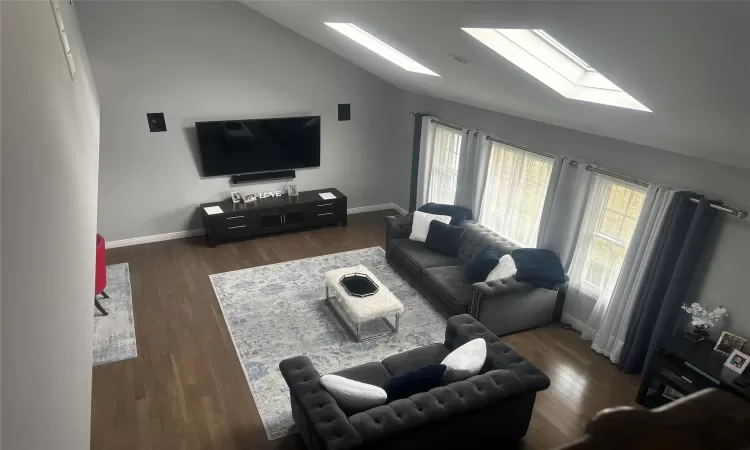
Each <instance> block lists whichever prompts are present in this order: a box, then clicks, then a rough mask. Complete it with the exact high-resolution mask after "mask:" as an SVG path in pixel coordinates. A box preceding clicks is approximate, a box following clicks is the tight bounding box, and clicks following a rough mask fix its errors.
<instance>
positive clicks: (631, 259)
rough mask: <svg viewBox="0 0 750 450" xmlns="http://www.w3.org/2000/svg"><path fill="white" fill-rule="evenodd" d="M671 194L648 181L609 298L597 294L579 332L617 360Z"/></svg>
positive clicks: (668, 190) (663, 187)
mask: <svg viewBox="0 0 750 450" xmlns="http://www.w3.org/2000/svg"><path fill="white" fill-rule="evenodd" d="M673 197H674V191H673V190H672V189H670V188H669V187H667V186H661V185H653V184H652V185H650V186H649V187H648V189H647V190H646V194H645V198H644V200H643V206H642V208H641V211H640V217H639V219H638V223H637V225H636V227H635V230H634V232H633V236H632V238H631V240H630V245H629V247H628V251H627V254H626V256H625V260H624V262H623V264H622V270H621V272H620V276H619V278H618V281H617V284H616V285H615V287H614V291H613V293H612V294H611V296H610V298H609V299H608V301H604V299H603V298H600V299H599V301H598V302H597V304H596V306H595V307H594V311H593V312H592V313H591V317H590V318H589V320H588V322H587V324H586V330H585V331H584V332H583V333H582V335H581V337H582V338H583V339H587V340H591V341H592V343H591V348H593V349H594V350H595V351H597V352H598V353H601V354H603V355H605V356H608V357H609V359H610V360H611V361H612V362H613V363H615V364H617V363H618V362H619V360H620V354H621V351H622V346H623V344H624V342H625V336H626V335H627V332H628V329H629V327H630V324H631V322H632V313H633V306H634V305H635V303H636V299H637V298H638V296H639V295H640V294H641V292H642V291H643V288H644V286H645V284H644V280H646V278H647V277H648V276H649V274H650V272H651V270H650V268H651V265H652V263H653V258H654V253H655V249H656V247H657V246H658V244H659V243H658V242H657V241H658V240H659V236H661V235H662V229H663V226H664V223H665V216H666V212H667V211H668V210H669V208H670V205H671V204H672V200H673Z"/></svg>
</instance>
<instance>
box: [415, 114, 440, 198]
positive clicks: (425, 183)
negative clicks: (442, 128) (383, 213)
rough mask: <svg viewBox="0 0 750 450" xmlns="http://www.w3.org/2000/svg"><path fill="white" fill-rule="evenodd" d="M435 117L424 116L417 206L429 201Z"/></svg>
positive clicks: (420, 139) (420, 145) (420, 143)
mask: <svg viewBox="0 0 750 450" xmlns="http://www.w3.org/2000/svg"><path fill="white" fill-rule="evenodd" d="M433 119H435V118H434V117H432V116H423V117H422V136H420V138H419V170H418V171H417V208H419V207H420V206H422V205H424V204H425V203H427V202H428V201H429V200H427V198H428V196H429V191H430V178H431V175H432V171H431V170H430V169H431V167H432V158H433V148H434V142H435V127H436V126H437V124H436V123H434V122H433Z"/></svg>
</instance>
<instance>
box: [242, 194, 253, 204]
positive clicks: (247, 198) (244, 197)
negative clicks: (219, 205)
mask: <svg viewBox="0 0 750 450" xmlns="http://www.w3.org/2000/svg"><path fill="white" fill-rule="evenodd" d="M242 201H243V202H244V203H253V202H254V201H255V194H243V195H242Z"/></svg>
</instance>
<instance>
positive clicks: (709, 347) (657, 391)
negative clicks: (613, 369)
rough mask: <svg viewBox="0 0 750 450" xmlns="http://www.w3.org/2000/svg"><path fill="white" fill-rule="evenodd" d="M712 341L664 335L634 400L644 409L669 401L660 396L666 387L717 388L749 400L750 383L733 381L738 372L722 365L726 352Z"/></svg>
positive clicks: (689, 390) (685, 391) (684, 391)
mask: <svg viewBox="0 0 750 450" xmlns="http://www.w3.org/2000/svg"><path fill="white" fill-rule="evenodd" d="M715 344H716V343H715V342H713V341H708V340H705V341H701V342H692V341H691V340H689V339H687V338H686V337H685V336H683V335H675V336H669V337H667V338H664V339H663V340H662V342H661V343H660V344H659V346H658V347H657V349H656V351H655V352H654V355H653V356H652V357H651V361H650V362H649V365H648V369H647V370H646V372H645V373H644V374H643V376H642V379H641V386H640V389H638V394H637V395H636V398H635V401H636V402H637V403H638V404H640V405H642V406H645V407H647V408H656V407H658V406H661V405H664V404H666V403H669V402H670V401H671V400H670V399H668V398H665V397H664V396H663V395H662V393H663V392H664V390H665V389H666V387H667V386H669V387H672V388H673V389H675V390H676V391H678V392H679V393H681V394H684V395H687V394H692V393H693V392H697V391H699V390H701V389H705V388H708V387H716V388H720V389H724V390H726V391H728V392H730V393H732V394H735V395H737V396H738V397H740V398H743V399H745V400H747V401H750V386H745V387H740V386H738V385H737V384H735V383H733V382H732V381H733V380H734V379H735V378H737V377H739V376H740V375H739V374H738V373H737V372H734V371H732V370H731V369H729V368H727V367H724V362H725V361H726V360H727V355H724V354H721V353H719V352H716V351H714V349H713V348H714V345H715ZM742 376H743V377H747V376H750V374H744V375H742Z"/></svg>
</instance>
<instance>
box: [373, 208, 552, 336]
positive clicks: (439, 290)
mask: <svg viewBox="0 0 750 450" xmlns="http://www.w3.org/2000/svg"><path fill="white" fill-rule="evenodd" d="M412 219H413V215H412V214H408V215H405V216H390V217H386V218H385V222H386V243H385V244H386V246H385V249H386V250H385V251H386V259H387V260H388V262H389V263H390V264H391V265H392V266H393V267H395V268H396V270H398V271H399V272H400V273H401V274H402V275H404V276H405V277H406V278H407V279H408V280H409V281H410V282H411V283H412V284H413V285H414V286H416V287H417V288H418V289H419V290H420V291H421V292H422V293H423V294H424V295H425V296H427V297H428V298H429V299H430V300H431V301H432V302H433V303H434V304H435V305H437V307H438V308H440V309H441V310H442V311H443V312H444V313H445V314H446V315H448V316H453V315H456V314H465V313H466V314H470V315H471V316H472V317H474V318H476V319H477V320H478V321H479V322H481V323H482V324H484V326H486V327H487V328H489V330H490V331H491V332H493V333H495V334H497V335H498V336H502V335H505V334H509V333H515V332H517V331H521V330H525V329H528V328H535V327H539V326H542V325H546V324H548V323H550V322H552V321H553V320H559V314H560V313H561V311H562V304H558V299H557V291H556V290H554V291H553V290H548V289H543V288H539V287H535V286H532V285H530V284H528V283H521V282H518V281H516V280H515V279H514V278H510V279H506V280H496V281H490V282H480V283H473V284H472V283H470V282H469V281H468V280H467V279H466V277H465V276H464V269H465V266H466V264H468V263H469V262H470V261H471V260H472V259H473V258H474V257H475V256H476V255H477V254H478V253H479V252H481V251H482V250H484V248H485V247H486V246H487V245H492V246H494V247H495V248H496V249H497V250H498V251H499V252H500V255H504V254H507V253H510V252H512V251H513V250H515V249H517V248H520V247H518V246H517V245H515V244H514V243H512V242H510V241H508V240H507V239H505V238H503V237H502V236H500V235H499V234H497V233H495V232H494V231H492V230H490V229H489V228H486V227H484V226H482V225H480V224H478V223H477V222H475V221H473V220H465V221H462V222H460V223H459V224H458V226H460V227H463V228H464V229H465V230H466V231H465V232H464V235H463V237H462V241H461V245H460V247H459V252H458V257H455V258H454V257H450V256H446V255H444V254H442V253H438V252H435V251H432V250H430V249H428V248H427V247H425V246H424V244H423V243H421V242H416V241H412V240H410V239H409V235H410V234H411V225H412Z"/></svg>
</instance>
